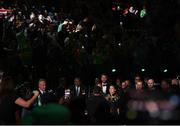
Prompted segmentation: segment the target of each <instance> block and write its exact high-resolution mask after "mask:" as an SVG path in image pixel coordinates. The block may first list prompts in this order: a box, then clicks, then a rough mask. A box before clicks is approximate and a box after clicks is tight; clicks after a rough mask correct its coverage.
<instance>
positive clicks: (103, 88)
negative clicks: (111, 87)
mask: <svg viewBox="0 0 180 126" xmlns="http://www.w3.org/2000/svg"><path fill="white" fill-rule="evenodd" d="M102 91H103V93H104V94H106V91H107V85H104V86H103V83H102Z"/></svg>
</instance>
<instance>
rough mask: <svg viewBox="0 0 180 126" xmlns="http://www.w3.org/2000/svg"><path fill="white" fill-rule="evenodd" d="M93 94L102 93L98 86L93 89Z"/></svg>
mask: <svg viewBox="0 0 180 126" xmlns="http://www.w3.org/2000/svg"><path fill="white" fill-rule="evenodd" d="M93 94H102V89H101V88H100V87H98V86H95V87H94V89H93Z"/></svg>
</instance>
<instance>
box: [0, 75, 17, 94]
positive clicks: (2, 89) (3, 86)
mask: <svg viewBox="0 0 180 126" xmlns="http://www.w3.org/2000/svg"><path fill="white" fill-rule="evenodd" d="M13 88H14V85H13V80H12V78H11V77H10V76H7V77H3V78H2V81H1V83H0V96H2V95H6V94H8V93H9V92H11V91H13Z"/></svg>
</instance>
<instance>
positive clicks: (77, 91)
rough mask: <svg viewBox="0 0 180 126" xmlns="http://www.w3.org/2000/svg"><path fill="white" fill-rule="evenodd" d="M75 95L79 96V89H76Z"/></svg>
mask: <svg viewBox="0 0 180 126" xmlns="http://www.w3.org/2000/svg"><path fill="white" fill-rule="evenodd" d="M76 94H77V96H79V87H76Z"/></svg>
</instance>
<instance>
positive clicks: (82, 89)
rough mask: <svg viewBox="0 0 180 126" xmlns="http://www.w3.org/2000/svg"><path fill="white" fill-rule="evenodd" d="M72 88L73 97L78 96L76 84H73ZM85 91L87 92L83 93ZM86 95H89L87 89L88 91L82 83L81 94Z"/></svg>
mask: <svg viewBox="0 0 180 126" xmlns="http://www.w3.org/2000/svg"><path fill="white" fill-rule="evenodd" d="M70 90H71V97H78V95H77V91H76V86H75V85H73V86H72V87H71V88H70ZM83 93H85V94H83ZM86 95H87V91H86V88H85V86H83V85H80V92H79V96H86Z"/></svg>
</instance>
